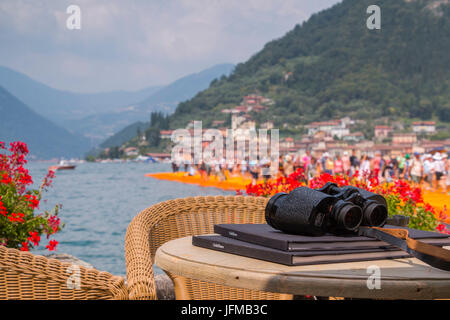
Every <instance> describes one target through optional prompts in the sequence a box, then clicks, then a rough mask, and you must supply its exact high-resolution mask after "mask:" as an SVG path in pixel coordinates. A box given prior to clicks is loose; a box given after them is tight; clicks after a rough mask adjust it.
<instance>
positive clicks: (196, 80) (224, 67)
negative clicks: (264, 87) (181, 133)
mask: <svg viewBox="0 0 450 320" xmlns="http://www.w3.org/2000/svg"><path fill="white" fill-rule="evenodd" d="M233 69H234V65H233V64H229V63H225V64H218V65H215V66H213V67H211V68H208V69H206V70H203V71H201V72H199V73H194V74H191V75H188V76H186V77H183V78H181V79H179V80H177V81H175V82H173V83H171V84H169V85H168V86H166V87H164V88H162V89H160V90H158V91H157V92H155V93H154V94H152V95H151V96H149V97H148V98H147V99H145V100H144V101H143V102H142V103H140V104H139V108H141V109H144V110H147V111H155V110H161V108H162V111H168V112H169V113H171V112H172V111H174V110H175V107H176V106H177V105H178V103H180V102H181V101H185V100H188V99H190V98H192V97H193V96H195V95H196V94H197V93H198V92H199V91H201V90H204V89H206V88H208V87H209V85H210V84H211V81H213V80H214V79H218V78H220V77H222V76H228V75H229V74H230V73H231V72H232V71H233ZM158 107H159V108H158Z"/></svg>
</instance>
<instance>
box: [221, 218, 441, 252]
mask: <svg viewBox="0 0 450 320" xmlns="http://www.w3.org/2000/svg"><path fill="white" fill-rule="evenodd" d="M385 228H401V227H397V226H385ZM403 229H407V230H408V233H409V237H410V238H412V239H417V240H420V241H423V242H425V243H428V244H433V245H437V246H444V245H450V237H449V235H446V234H441V233H437V232H429V231H423V230H416V229H409V228H403ZM214 232H215V233H217V234H220V235H222V236H224V237H227V238H231V239H235V240H240V241H245V242H250V243H254V244H258V245H261V246H264V247H269V248H273V249H278V250H283V251H303V250H306V251H311V250H315V251H319V250H325V251H329V250H353V249H371V248H379V249H392V248H395V247H393V246H392V245H390V244H388V243H386V242H384V241H380V240H377V239H374V238H369V237H364V236H358V235H342V236H337V235H333V234H326V235H323V236H320V237H318V236H302V235H292V234H287V233H283V232H282V231H279V230H276V229H274V228H272V227H271V226H269V225H267V224H218V225H215V226H214Z"/></svg>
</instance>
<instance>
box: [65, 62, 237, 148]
mask: <svg viewBox="0 0 450 320" xmlns="http://www.w3.org/2000/svg"><path fill="white" fill-rule="evenodd" d="M233 68H234V65H232V64H219V65H216V66H213V67H211V68H208V69H206V70H203V71H201V72H199V73H194V74H191V75H188V76H186V77H183V78H181V79H179V80H176V81H175V82H173V83H171V84H169V85H167V86H165V87H164V88H162V89H160V90H158V91H157V92H155V93H153V94H152V95H150V96H148V97H147V98H146V99H145V100H143V102H141V103H138V104H135V105H132V106H128V107H127V108H124V109H123V110H118V111H116V112H109V113H102V114H95V115H90V116H87V117H85V118H82V119H79V120H72V121H66V122H64V124H65V125H66V126H67V127H68V128H71V129H72V130H74V131H75V132H77V133H81V134H83V135H85V136H89V137H91V138H92V141H95V142H100V141H103V140H104V139H106V138H107V137H108V136H112V135H113V134H115V133H116V132H119V131H121V130H122V129H123V128H125V127H126V126H128V125H130V124H133V123H134V122H136V121H146V120H148V119H149V117H150V112H152V111H162V112H164V113H167V114H169V113H172V112H173V111H174V110H175V108H176V106H177V105H178V103H179V102H180V101H184V100H187V99H190V98H192V97H193V96H194V95H195V94H197V93H198V92H200V91H201V90H204V89H206V88H208V86H209V84H210V83H211V82H212V81H213V80H214V79H219V78H221V77H222V76H227V75H229V74H230V73H231V71H232V70H233ZM121 136H123V135H121ZM112 141H116V139H115V138H114V137H113V138H112ZM125 141H126V140H125Z"/></svg>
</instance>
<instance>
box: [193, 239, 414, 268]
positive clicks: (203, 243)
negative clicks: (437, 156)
mask: <svg viewBox="0 0 450 320" xmlns="http://www.w3.org/2000/svg"><path fill="white" fill-rule="evenodd" d="M192 244H193V245H194V246H197V247H202V248H206V249H212V250H216V251H221V252H225V253H230V254H235V255H239V256H244V257H248V258H254V259H259V260H264V261H269V262H274V263H279V264H283V265H288V266H300V265H311V264H327V263H341V262H355V261H368V260H380V259H397V258H406V257H411V256H410V255H409V254H408V253H406V252H404V251H401V250H399V249H383V248H371V249H354V250H321V251H314V250H310V251H306V250H304V251H283V250H277V249H273V248H269V247H264V246H260V245H257V244H254V243H250V242H244V241H239V240H235V239H231V238H228V237H223V236H220V235H205V236H193V237H192Z"/></svg>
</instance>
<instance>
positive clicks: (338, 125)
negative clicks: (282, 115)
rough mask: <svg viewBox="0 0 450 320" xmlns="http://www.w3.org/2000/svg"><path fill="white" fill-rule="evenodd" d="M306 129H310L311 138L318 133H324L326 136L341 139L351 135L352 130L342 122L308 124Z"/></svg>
mask: <svg viewBox="0 0 450 320" xmlns="http://www.w3.org/2000/svg"><path fill="white" fill-rule="evenodd" d="M306 128H307V129H308V135H309V136H314V135H315V134H316V133H317V132H324V133H325V134H326V135H329V136H332V137H334V136H336V137H338V138H339V139H342V138H343V137H344V136H346V135H348V134H349V133H350V130H349V129H348V128H347V127H346V125H345V123H344V122H343V121H341V120H332V121H321V122H312V123H310V124H308V125H307V126H306Z"/></svg>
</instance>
